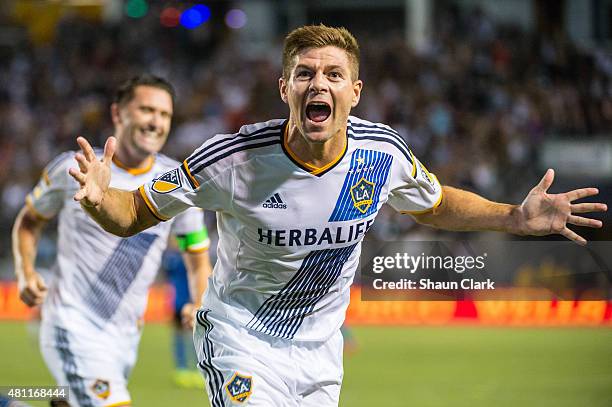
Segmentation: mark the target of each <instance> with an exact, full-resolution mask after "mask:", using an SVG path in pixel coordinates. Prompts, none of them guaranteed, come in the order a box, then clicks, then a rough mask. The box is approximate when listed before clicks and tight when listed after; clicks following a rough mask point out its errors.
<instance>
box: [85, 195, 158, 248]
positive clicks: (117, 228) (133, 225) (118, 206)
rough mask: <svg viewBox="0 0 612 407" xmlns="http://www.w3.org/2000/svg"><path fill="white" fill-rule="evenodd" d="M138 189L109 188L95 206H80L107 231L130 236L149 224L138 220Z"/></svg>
mask: <svg viewBox="0 0 612 407" xmlns="http://www.w3.org/2000/svg"><path fill="white" fill-rule="evenodd" d="M137 194H138V191H124V190H121V189H116V188H109V189H108V190H107V191H106V192H105V194H104V197H103V199H102V202H101V203H100V204H98V205H96V206H86V205H83V204H81V207H82V208H83V210H84V211H85V212H87V213H88V214H89V215H90V216H91V217H92V218H93V219H94V220H95V221H96V222H98V224H99V225H100V226H101V227H102V228H103V229H104V230H106V231H107V232H109V233H112V234H114V235H116V236H121V237H128V236H132V235H134V234H136V233H138V232H140V231H142V230H144V229H146V228H147V227H149V226H151V225H147V224H146V223H145V222H142V220H141V219H140V220H139V216H138V214H139V207H140V206H141V205H139V204H138V202H137V197H138V196H139V195H137Z"/></svg>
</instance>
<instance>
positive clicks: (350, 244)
mask: <svg viewBox="0 0 612 407" xmlns="http://www.w3.org/2000/svg"><path fill="white" fill-rule="evenodd" d="M358 74H359V48H358V45H357V42H356V40H355V39H354V38H353V36H352V35H351V34H350V33H349V32H348V31H347V30H345V29H337V28H329V27H325V26H306V27H301V28H298V29H296V30H294V31H292V32H291V33H290V34H289V35H288V36H287V37H286V39H285V46H284V52H283V75H282V78H280V79H279V88H280V95H281V98H282V99H283V101H284V102H286V103H287V104H288V105H289V110H290V113H289V118H288V119H287V120H271V121H268V122H265V123H257V124H253V125H247V126H244V127H243V128H242V129H241V130H240V131H239V133H237V134H233V135H218V136H216V137H213V138H211V139H209V140H207V141H206V142H205V143H204V144H203V145H202V146H201V147H200V148H199V149H197V150H196V151H195V152H194V153H193V154H192V155H191V156H190V157H188V158H187V159H186V160H185V161H184V162H183V163H182V164H181V165H180V166H179V167H177V168H176V169H174V170H172V171H170V172H168V173H167V174H165V175H164V176H162V177H158V178H157V179H154V180H152V181H150V182H148V183H147V184H145V185H143V186H141V187H140V188H139V189H138V190H134V191H132V192H127V191H122V190H118V189H115V188H108V182H109V179H110V172H109V170H108V166H109V164H110V162H111V160H112V156H113V151H114V149H115V141H114V140H113V139H109V140H108V141H107V143H106V145H105V151H104V157H103V159H102V160H101V161H100V160H99V159H98V157H96V156H95V154H94V153H93V151H92V150H91V147H90V146H89V145H88V144H87V142H86V141H85V140H84V139H82V138H79V139H78V143H79V145H80V146H81V148H82V154H79V155H77V157H76V158H77V161H78V163H79V167H80V169H74V168H73V169H71V170H70V173H71V175H72V176H73V177H74V178H75V179H76V180H77V181H78V182H79V183H80V184H81V189H80V190H79V192H78V193H77V194H76V195H75V199H76V200H77V201H80V202H81V204H82V206H83V207H84V208H85V209H86V211H87V212H88V213H90V214H91V215H92V216H93V217H94V218H95V219H97V220H98V221H99V222H100V223H101V224H102V225H104V227H105V228H106V229H107V230H108V231H111V232H112V233H116V234H120V235H128V234H131V233H135V232H136V231H139V230H144V229H146V228H148V227H151V226H152V225H156V224H158V223H159V222H163V221H166V220H169V219H171V218H172V217H174V216H176V215H177V214H179V213H181V212H182V211H184V210H185V209H187V208H189V207H193V206H196V207H203V208H206V209H211V210H214V211H217V212H218V218H217V219H218V225H219V247H218V261H217V263H216V266H215V271H214V274H213V278H212V279H211V286H210V288H209V290H207V294H206V295H205V298H204V301H203V305H202V308H201V310H200V311H199V312H198V314H197V323H198V326H197V327H196V331H195V334H194V335H195V336H194V339H195V344H196V350H197V352H198V358H199V361H200V362H199V366H200V368H201V370H202V371H203V372H204V375H205V377H206V379H207V386H208V394H209V397H210V400H211V403H212V405H213V406H215V407H216V406H224V405H230V403H234V402H236V403H242V402H246V401H247V400H248V402H249V405H253V406H281V405H282V406H318V407H320V406H330V405H337V404H338V398H339V395H340V385H341V381H342V374H343V370H342V335H341V333H340V326H341V325H342V321H343V319H344V316H345V311H346V308H347V306H348V303H349V287H350V285H351V283H352V281H353V277H354V274H355V270H356V268H357V264H358V261H359V254H360V249H361V247H360V244H361V241H362V239H363V236H364V234H365V233H366V232H367V230H368V229H369V228H370V226H371V225H372V222H374V218H375V217H376V214H377V212H378V210H379V209H380V207H381V206H382V205H383V204H384V203H388V204H389V205H391V206H392V207H393V208H394V209H395V210H397V211H400V212H402V213H406V214H410V215H412V216H413V217H414V218H415V219H416V220H417V221H418V222H420V223H423V224H428V225H432V226H435V227H441V228H447V229H452V230H499V231H506V232H511V233H517V234H534V235H544V234H550V233H560V234H562V235H563V236H566V237H567V238H569V239H572V240H574V241H577V242H584V239H582V238H581V237H580V236H578V235H577V234H576V233H574V232H572V231H571V230H570V229H568V228H567V224H575V225H582V226H590V227H600V226H601V223H600V222H599V221H595V220H591V219H588V218H583V217H579V216H576V215H574V214H573V213H582V212H588V211H601V210H605V205H603V204H591V203H588V204H587V203H583V204H571V202H572V201H573V200H575V199H578V198H582V197H586V196H591V195H595V194H596V193H597V190H596V189H594V188H587V189H580V190H575V191H571V192H568V193H564V194H558V195H551V194H547V192H546V190H547V189H548V187H549V186H550V185H551V183H552V181H553V173H552V171H550V170H549V171H548V172H547V173H546V175H545V176H544V178H543V179H542V181H541V182H540V183H539V184H538V185H537V186H536V187H535V188H533V189H532V190H531V192H530V193H529V195H528V196H527V198H526V199H525V201H524V202H523V203H522V204H521V205H507V204H501V203H495V202H491V201H488V200H486V199H484V198H482V197H479V196H477V195H475V194H472V193H470V192H466V191H462V190H458V189H455V188H451V187H446V186H445V187H442V186H441V185H440V184H439V182H438V180H437V178H436V177H435V176H434V175H433V174H430V173H429V172H428V171H427V170H426V168H425V166H423V164H421V163H420V162H419V160H417V159H416V158H415V157H414V155H413V154H412V153H411V151H410V149H409V148H408V146H407V145H406V143H405V142H404V140H403V139H402V138H401V137H400V136H399V135H398V133H397V132H395V131H394V130H393V129H391V128H390V127H388V126H386V125H384V124H379V123H371V122H368V121H365V120H362V119H359V118H356V117H353V116H349V112H350V110H351V108H352V107H354V106H356V105H357V103H358V102H359V98H360V94H361V89H362V82H361V81H360V80H359V79H358V78H359V76H358ZM165 179H172V180H173V186H172V187H169V188H168V189H167V190H165V191H164V192H163V193H162V192H159V183H160V182H162V181H163V180H165Z"/></svg>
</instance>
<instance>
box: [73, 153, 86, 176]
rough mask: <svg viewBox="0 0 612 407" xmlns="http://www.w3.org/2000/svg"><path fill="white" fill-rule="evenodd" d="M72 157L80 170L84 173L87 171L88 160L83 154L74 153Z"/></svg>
mask: <svg viewBox="0 0 612 407" xmlns="http://www.w3.org/2000/svg"><path fill="white" fill-rule="evenodd" d="M74 159H75V160H76V161H77V163H79V169H80V170H81V172H82V173H84V174H85V173H87V168H88V166H89V162H88V161H87V159H86V158H85V156H84V155H83V154H81V153H76V154H75V155H74Z"/></svg>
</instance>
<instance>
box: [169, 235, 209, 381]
mask: <svg viewBox="0 0 612 407" xmlns="http://www.w3.org/2000/svg"><path fill="white" fill-rule="evenodd" d="M172 246H173V245H170V248H169V250H167V251H166V253H165V254H164V258H163V269H164V271H165V272H166V275H167V277H168V282H169V283H170V284H171V285H172V288H174V307H173V308H174V318H173V321H172V330H173V337H172V354H173V356H174V372H173V380H174V383H175V384H176V385H177V386H179V387H184V388H197V389H201V388H202V385H203V382H202V376H201V375H200V373H199V372H198V370H197V363H198V361H197V356H196V354H195V349H194V348H193V339H192V337H193V319H191V318H189V316H191V315H193V312H194V311H195V309H194V308H193V304H192V302H191V295H190V293H189V291H190V290H189V279H188V275H187V269H186V268H185V262H184V261H183V260H182V258H181V255H180V252H179V251H178V250H176V249H174V248H173V247H172ZM186 318H187V319H186Z"/></svg>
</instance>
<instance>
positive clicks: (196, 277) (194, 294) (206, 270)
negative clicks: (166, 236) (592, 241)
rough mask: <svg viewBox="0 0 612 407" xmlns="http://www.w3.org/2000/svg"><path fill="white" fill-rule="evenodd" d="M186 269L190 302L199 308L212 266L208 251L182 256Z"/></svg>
mask: <svg viewBox="0 0 612 407" xmlns="http://www.w3.org/2000/svg"><path fill="white" fill-rule="evenodd" d="M183 259H184V261H185V267H186V269H187V280H188V282H189V293H190V295H191V302H192V303H193V304H194V305H195V306H196V307H199V306H200V303H201V301H202V295H204V291H206V287H207V286H208V277H209V276H210V275H211V274H212V266H211V264H210V258H209V256H208V251H205V252H202V253H186V254H184V255H183Z"/></svg>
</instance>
